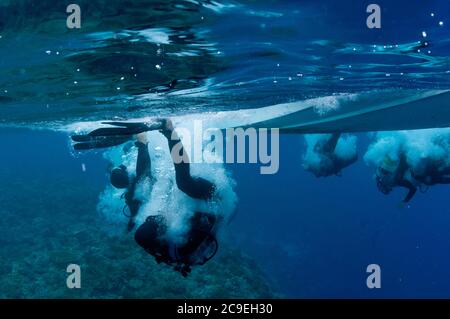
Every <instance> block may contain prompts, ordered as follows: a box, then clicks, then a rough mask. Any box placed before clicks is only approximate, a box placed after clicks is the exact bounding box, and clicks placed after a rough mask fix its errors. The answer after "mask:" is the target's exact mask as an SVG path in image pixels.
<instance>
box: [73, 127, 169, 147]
mask: <svg viewBox="0 0 450 319" xmlns="http://www.w3.org/2000/svg"><path fill="white" fill-rule="evenodd" d="M102 124H107V125H111V126H115V127H101V128H98V129H95V130H93V131H92V132H90V133H88V134H80V135H73V136H72V137H71V138H72V141H74V142H75V143H76V144H74V146H73V147H74V149H75V150H89V149H94V148H106V147H111V146H116V145H120V144H123V143H125V142H127V141H129V140H130V139H131V138H132V136H133V135H136V134H139V133H143V132H147V131H153V130H158V129H160V128H161V127H162V122H161V121H155V122H153V123H152V122H140V123H130V122H102Z"/></svg>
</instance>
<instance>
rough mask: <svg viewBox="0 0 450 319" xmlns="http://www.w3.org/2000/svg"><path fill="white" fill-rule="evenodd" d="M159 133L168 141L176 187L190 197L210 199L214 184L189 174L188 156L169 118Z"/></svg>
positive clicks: (214, 188) (214, 187)
mask: <svg viewBox="0 0 450 319" xmlns="http://www.w3.org/2000/svg"><path fill="white" fill-rule="evenodd" d="M161 133H162V134H164V136H165V137H166V138H167V141H168V143H169V150H170V155H171V156H172V160H173V164H174V166H175V177H176V182H177V186H178V188H179V189H180V190H181V191H182V192H184V193H186V194H187V195H188V196H190V197H192V198H196V199H211V197H212V196H213V195H214V192H215V190H216V186H215V185H214V184H213V183H211V182H210V181H208V180H206V179H204V178H201V177H192V176H191V172H190V164H189V156H188V155H187V153H186V150H185V149H184V147H183V144H182V142H181V140H180V138H179V136H178V134H177V133H176V132H175V130H174V129H173V126H172V123H171V122H170V120H167V124H166V125H165V128H164V129H162V130H161ZM175 146H177V148H178V151H177V152H174V148H175ZM180 156H181V158H180Z"/></svg>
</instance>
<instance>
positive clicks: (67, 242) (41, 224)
mask: <svg viewBox="0 0 450 319" xmlns="http://www.w3.org/2000/svg"><path fill="white" fill-rule="evenodd" d="M0 175H1V176H2V179H3V180H8V183H2V185H1V186H0V201H1V202H2V207H1V211H0V213H1V217H2V218H1V223H0V247H1V248H0V272H1V276H0V298H239V297H241V298H244V297H245V298H271V297H275V294H274V292H273V291H272V289H271V287H270V285H269V284H268V282H267V280H266V278H265V276H264V274H263V273H262V272H261V271H260V270H259V269H258V267H257V265H256V264H255V263H254V262H253V261H252V260H250V259H249V258H248V257H245V256H243V255H242V254H241V253H240V252H239V251H237V250H235V249H231V248H229V247H227V245H226V244H224V245H222V247H221V249H220V250H219V254H218V255H217V256H216V257H215V258H214V259H213V260H212V261H210V262H209V263H208V264H206V265H204V266H202V267H196V268H194V269H193V272H192V274H191V275H190V276H189V277H188V278H183V277H182V276H181V275H180V274H179V273H177V272H175V271H173V270H172V269H171V268H170V267H169V266H166V265H158V264H156V262H155V261H154V259H153V257H152V256H149V255H147V254H146V253H145V252H144V251H143V250H141V249H140V248H139V247H138V246H137V245H136V244H135V243H134V240H133V236H132V234H125V232H124V233H123V234H122V235H117V234H115V235H112V234H110V233H109V232H108V229H109V228H108V227H109V226H110V225H108V223H106V222H105V221H104V220H102V219H101V216H100V215H99V214H98V213H97V212H96V209H95V207H96V204H97V201H98V195H99V192H100V191H101V188H100V187H101V186H100V185H99V183H98V181H93V180H92V177H89V176H88V175H85V176H80V174H77V175H70V174H67V175H65V174H63V175H61V176H53V175H52V176H51V177H48V176H47V175H46V174H45V172H42V173H37V174H36V175H33V176H29V177H27V176H23V174H21V175H20V176H17V174H13V173H9V172H8V171H6V170H2V169H0ZM6 184H7V185H6ZM43 185H45V187H43ZM124 231H125V223H124ZM70 263H75V264H78V265H80V267H81V289H68V288H67V286H66V278H67V276H68V273H67V272H66V267H67V266H68V265H69V264H70Z"/></svg>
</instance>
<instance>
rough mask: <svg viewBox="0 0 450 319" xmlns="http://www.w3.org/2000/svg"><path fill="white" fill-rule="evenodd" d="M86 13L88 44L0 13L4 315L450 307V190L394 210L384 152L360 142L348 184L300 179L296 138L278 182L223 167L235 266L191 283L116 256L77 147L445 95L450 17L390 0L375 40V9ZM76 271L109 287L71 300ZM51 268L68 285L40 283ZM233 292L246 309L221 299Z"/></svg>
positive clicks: (128, 6)
mask: <svg viewBox="0 0 450 319" xmlns="http://www.w3.org/2000/svg"><path fill="white" fill-rule="evenodd" d="M79 3H80V7H81V8H82V12H83V20H82V21H83V27H82V28H81V29H80V30H68V29H67V28H66V27H65V19H66V17H67V14H66V13H65V6H66V5H65V4H64V3H60V4H57V5H55V4H54V3H52V2H51V1H40V2H36V1H26V0H23V1H15V2H5V3H2V4H0V17H1V20H0V22H1V23H0V36H1V38H0V66H1V67H2V69H3V72H2V73H1V74H0V103H1V104H0V123H1V124H2V126H4V128H1V129H0V149H1V150H2V152H1V153H0V154H1V156H0V167H1V169H0V178H1V180H2V181H3V182H2V183H1V189H0V190H1V198H2V199H3V200H2V202H3V204H2V206H3V208H2V209H0V211H3V212H4V214H3V215H4V216H2V219H1V221H0V228H1V236H0V243H1V247H2V248H0V254H1V255H2V258H1V259H0V260H1V261H0V265H1V273H2V274H3V275H2V276H1V277H2V279H1V285H0V292H1V296H2V297H15V296H20V297H29V298H32V297H80V296H84V297H129V296H131V297H184V296H191V297H192V296H193V297H198V296H201V297H228V296H239V297H255V296H256V297H258V296H267V295H268V294H269V293H268V292H267V291H269V290H270V294H271V295H270V296H276V295H277V294H279V295H280V296H285V297H291V298H297V297H301V298H311V297H318V298H326V297H332V298H365V297H368V298H372V297H373V298H383V297H400V298H406V297H412V298H435V297H437V298H442V297H449V290H448V287H449V286H450V276H449V272H448V269H450V259H449V258H448V256H447V251H448V249H447V245H448V244H449V243H450V240H449V238H448V235H447V234H448V231H447V228H448V226H449V225H450V215H449V209H448V206H447V198H448V195H447V192H448V191H449V190H450V189H449V187H448V186H445V185H444V186H433V187H431V188H430V189H429V190H428V191H427V192H426V193H424V194H422V193H420V192H419V193H418V194H417V195H416V197H415V198H414V199H413V201H412V202H411V203H410V204H409V205H408V206H407V207H405V208H402V209H400V208H399V207H398V203H399V202H400V200H401V198H402V196H404V193H403V192H404V190H397V189H396V190H394V192H393V193H392V194H390V195H389V196H385V195H383V194H381V193H379V192H378V190H377V188H376V186H375V181H374V178H373V175H374V169H373V168H372V167H369V166H368V165H366V163H365V161H364V160H363V156H364V154H365V152H366V150H367V148H368V147H369V145H370V143H372V142H373V141H374V136H373V135H368V134H367V133H359V134H358V135H357V136H358V155H359V161H358V162H357V163H356V164H354V165H352V166H350V167H348V168H346V169H345V170H344V171H343V173H342V176H340V177H338V176H333V177H329V178H316V177H314V176H313V175H312V174H310V173H308V172H306V171H305V170H304V169H303V167H302V156H303V154H304V152H305V142H304V139H303V137H302V136H301V135H299V134H289V135H283V134H282V135H281V140H280V142H281V144H280V170H279V172H278V173H277V174H275V175H267V176H264V175H261V174H260V172H259V166H257V165H250V164H233V165H226V166H225V167H226V168H227V169H228V170H229V173H230V174H231V176H232V177H233V179H234V180H235V181H236V187H235V193H236V194H237V197H238V204H237V214H236V217H235V218H234V220H233V222H232V223H231V224H230V225H229V226H228V227H227V229H226V230H225V233H226V234H225V236H224V237H225V238H224V239H223V241H224V243H225V244H224V248H223V249H221V253H222V254H223V255H220V256H218V258H217V260H216V261H214V262H215V264H213V266H210V267H209V268H208V267H205V269H202V270H198V271H197V272H196V273H195V274H194V275H193V276H194V277H193V278H191V279H189V281H183V280H184V279H183V278H182V277H181V276H176V275H173V274H172V273H171V272H166V271H167V269H165V268H164V269H163V270H162V272H161V273H160V272H159V271H160V269H162V268H158V267H159V266H158V265H156V264H155V263H154V262H153V261H152V260H150V259H149V258H148V257H147V259H145V258H146V256H144V255H143V254H140V252H138V247H135V246H134V245H133V243H132V242H127V241H126V240H127V239H123V240H125V242H124V243H123V247H126V249H128V250H129V251H130V252H131V253H132V254H134V255H132V256H131V255H130V256H127V257H126V258H125V257H124V256H123V255H122V254H121V253H118V252H117V250H120V249H119V248H116V252H117V254H116V255H115V254H114V250H113V249H112V248H111V247H110V246H109V245H112V243H111V241H114V240H111V239H110V238H109V237H108V232H109V229H111V232H113V231H112V229H113V228H114V229H116V228H115V226H113V225H111V228H108V227H109V226H108V222H107V221H106V220H105V219H104V218H103V215H101V214H100V213H99V211H98V208H97V206H96V205H97V204H98V202H99V198H100V196H101V194H102V192H103V191H104V190H105V187H106V185H107V184H108V177H107V175H106V171H107V168H108V162H107V161H106V160H105V159H104V158H103V154H102V152H93V153H87V154H82V155H76V154H74V153H73V152H72V149H71V146H70V141H69V136H68V134H67V125H71V124H73V123H80V122H86V121H101V120H110V119H136V118H141V117H147V116H182V115H184V114H191V113H198V112H200V113H205V112H215V111H230V110H241V109H252V108H258V107H264V106H269V105H274V104H277V103H285V102H294V101H302V100H306V99H309V98H321V97H329V96H333V95H335V94H342V93H344V94H349V93H352V94H359V93H361V92H379V94H380V95H383V94H386V93H385V92H386V91H385V90H388V89H393V90H398V91H401V90H406V89H408V90H431V89H439V90H446V89H449V87H450V81H449V73H448V72H449V57H448V56H449V50H450V45H449V43H450V42H449V37H448V35H449V32H448V25H449V24H450V20H449V15H448V13H449V12H450V10H449V9H450V7H449V3H448V1H443V0H439V1H438V0H434V1H427V2H426V3H425V2H424V1H402V0H398V1H387V0H383V1H381V0H379V1H377V4H379V5H380V7H381V8H382V28H381V29H377V30H374V29H368V28H367V27H366V25H365V21H366V18H367V15H368V14H367V13H366V6H367V5H368V3H365V2H363V1H358V2H357V3H355V2H354V1H339V2H337V1H257V2H256V1H239V2H237V1H208V0H205V1H181V0H179V1H134V2H126V1H79ZM106 3H108V5H106ZM441 21H442V25H440V22H441ZM424 32H425V33H424ZM424 34H426V36H424ZM443 107H445V105H443ZM10 127H16V128H10ZM17 127H20V128H17ZM31 129H37V130H31ZM61 131H63V132H61ZM82 164H83V166H82ZM82 167H85V168H86V170H85V171H83V170H82V169H81V168H82ZM59 212H60V213H61V214H59ZM65 227H67V230H66V231H64V230H63V229H64V228H65ZM84 227H85V228H86V229H87V231H85V230H84ZM97 230H98V232H97ZM34 232H36V233H34ZM84 232H87V234H84ZM80 234H81V235H80ZM124 238H127V237H124ZM128 240H129V238H128ZM121 247H122V246H121ZM235 250H237V251H239V253H237V252H235ZM67 252H70V253H67ZM131 253H130V254H131ZM241 254H244V255H245V257H242V256H241ZM118 256H120V257H121V258H122V257H123V258H122V261H121V260H120V259H119V257H118ZM79 258H81V259H82V260H83V261H84V262H85V263H86V264H90V265H91V268H95V267H98V268H99V269H102V270H104V271H103V272H102V273H101V274H98V273H94V272H91V273H90V275H92V276H93V277H91V278H97V279H98V278H101V280H100V279H98V286H95V287H91V286H89V292H88V293H87V294H86V295H77V294H76V293H74V292H67V291H66V290H65V287H64V283H65V281H64V280H65V279H64V278H65V272H64V270H65V265H66V261H67V263H69V262H76V261H77V259H79ZM47 264H49V265H52V267H50V268H49V269H53V270H52V271H55V272H56V273H54V272H52V271H50V270H49V271H47V272H46V271H42V270H41V272H39V270H38V269H41V268H42V267H45V266H43V265H47ZM131 264H132V266H130V265H131ZM369 264H379V265H380V266H381V269H382V288H381V289H368V288H367V285H366V278H367V276H368V274H367V273H366V267H367V265H369ZM93 265H95V266H93ZM109 265H112V266H109ZM221 265H223V267H224V269H225V270H224V273H220V272H218V273H216V272H214V268H217V266H219V267H220V266H221ZM147 266H148V268H146V267H147ZM131 268H132V270H130V269H131ZM29 269H32V273H33V272H34V271H36V270H37V273H38V274H39V275H38V276H33V275H27V274H28V273H29ZM238 269H239V270H238ZM252 269H253V270H254V271H252ZM226 274H231V275H234V276H235V278H234V279H233V280H232V281H231V283H229V285H230V286H233V285H234V287H235V290H236V291H240V292H241V294H238V293H235V294H233V293H234V292H233V293H230V291H231V290H230V289H229V290H228V291H221V290H218V288H217V286H219V285H220V283H221V282H223V281H224V280H226V278H229V276H228V277H227V276H226ZM158 276H165V277H164V278H165V279H167V278H168V280H169V281H170V282H172V283H173V286H174V287H175V288H173V287H172V288H171V287H170V286H158V285H159V284H160V283H159V282H157V281H156V283H155V278H158ZM39 278H40V279H39ZM105 278H106V279H105ZM136 278H139V281H137V282H136ZM161 278H162V277H161ZM205 278H207V280H206V279H205ZM133 279H135V281H134V282H133V284H132V285H130V286H127V285H128V283H129V282H130V281H131V280H133ZM202 280H205V281H207V282H209V283H212V284H211V287H213V288H208V289H210V290H208V289H206V288H203V290H202V287H205V283H204V282H203V281H202ZM142 282H144V283H142ZM147 282H148V285H149V287H150V288H149V287H147V286H146V283H147ZM216 282H217V283H216ZM266 283H267V285H268V286H270V287H271V288H270V289H269V288H266V286H265V284H266ZM60 286H61V287H60ZM122 286H123V287H128V288H126V289H125V288H121V287H122ZM36 287H38V289H37V288H36ZM136 287H138V288H136ZM139 287H145V289H143V288H139ZM208 287H209V286H208ZM127 289H129V290H127ZM133 289H134V290H133ZM152 289H153V290H152ZM214 289H216V290H214ZM130 291H131V292H130ZM188 291H189V293H188ZM252 293H254V294H252Z"/></svg>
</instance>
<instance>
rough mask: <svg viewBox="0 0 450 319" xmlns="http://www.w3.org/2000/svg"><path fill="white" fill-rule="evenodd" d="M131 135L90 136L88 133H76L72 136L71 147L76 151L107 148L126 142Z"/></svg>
mask: <svg viewBox="0 0 450 319" xmlns="http://www.w3.org/2000/svg"><path fill="white" fill-rule="evenodd" d="M131 137H132V136H131V135H125V136H98V137H94V138H93V137H92V136H88V135H76V136H72V139H73V140H74V141H75V142H78V143H75V144H74V145H73V148H74V149H75V150H77V151H83V150H90V149H96V148H107V147H112V146H117V145H121V144H123V143H126V142H128V141H129V140H130V139H131Z"/></svg>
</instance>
